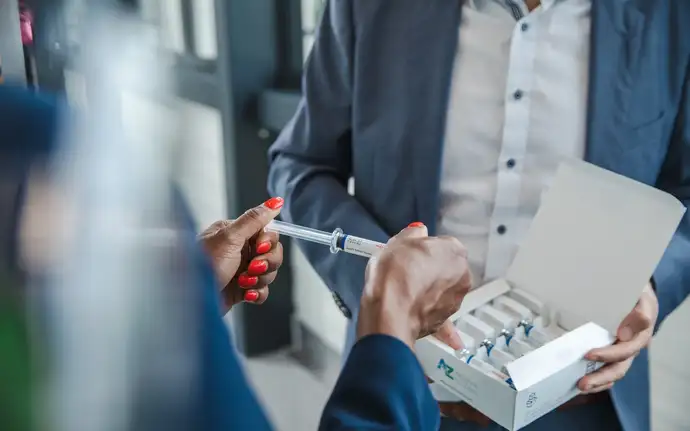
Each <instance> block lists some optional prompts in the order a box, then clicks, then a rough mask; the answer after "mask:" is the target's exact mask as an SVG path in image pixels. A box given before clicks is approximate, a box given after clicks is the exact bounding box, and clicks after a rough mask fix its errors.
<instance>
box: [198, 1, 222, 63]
mask: <svg viewBox="0 0 690 431" xmlns="http://www.w3.org/2000/svg"><path fill="white" fill-rule="evenodd" d="M192 8H193V11H194V12H193V14H192V16H193V17H194V44H195V45H196V46H195V47H194V50H195V51H196V55H197V56H198V57H199V58H202V59H204V60H215V59H216V58H218V39H217V37H216V8H215V4H214V2H213V0H194V1H193V2H192Z"/></svg>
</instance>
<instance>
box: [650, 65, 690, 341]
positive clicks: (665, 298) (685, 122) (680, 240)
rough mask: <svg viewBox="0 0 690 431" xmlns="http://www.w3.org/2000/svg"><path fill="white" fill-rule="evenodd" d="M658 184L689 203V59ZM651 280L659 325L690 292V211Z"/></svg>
mask: <svg viewBox="0 0 690 431" xmlns="http://www.w3.org/2000/svg"><path fill="white" fill-rule="evenodd" d="M658 187H659V188H660V189H662V190H665V191H667V192H669V193H671V194H672V195H674V196H675V197H676V198H678V199H679V200H680V201H682V202H683V204H684V205H685V207H686V208H687V207H688V205H689V204H690V59H689V60H688V63H687V66H686V73H685V84H684V88H683V98H682V103H681V107H680V110H679V112H678V117H677V119H676V127H675V130H674V133H673V137H672V140H671V144H670V147H669V149H668V153H667V155H666V160H665V162H664V165H663V167H662V170H661V174H660V176H659V182H658ZM652 284H653V286H654V288H655V290H656V294H657V297H658V298H659V318H658V319H657V329H658V328H659V325H660V324H661V322H662V321H663V320H664V319H665V318H666V317H667V316H668V315H669V314H671V312H673V310H675V309H676V307H678V306H679V305H680V304H681V303H682V302H683V301H684V300H685V298H687V297H688V294H690V213H687V212H686V213H685V216H684V217H683V219H682V221H681V223H680V226H679V227H678V230H677V231H676V234H675V235H674V237H673V239H672V240H671V243H670V244H669V246H668V248H667V249H666V252H665V253H664V257H663V258H662V259H661V262H660V263H659V265H658V266H657V269H656V271H655V272H654V276H653V277H652Z"/></svg>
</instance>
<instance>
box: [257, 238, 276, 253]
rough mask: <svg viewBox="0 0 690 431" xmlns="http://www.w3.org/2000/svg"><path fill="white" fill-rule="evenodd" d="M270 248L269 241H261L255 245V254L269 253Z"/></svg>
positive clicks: (271, 245)
mask: <svg viewBox="0 0 690 431" xmlns="http://www.w3.org/2000/svg"><path fill="white" fill-rule="evenodd" d="M272 247H273V244H271V241H263V242H261V243H259V244H257V245H256V254H266V253H268V252H269V251H271V248H272Z"/></svg>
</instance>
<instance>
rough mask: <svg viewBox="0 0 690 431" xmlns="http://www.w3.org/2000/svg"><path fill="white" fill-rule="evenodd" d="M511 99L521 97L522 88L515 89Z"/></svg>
mask: <svg viewBox="0 0 690 431" xmlns="http://www.w3.org/2000/svg"><path fill="white" fill-rule="evenodd" d="M513 99H515V100H520V99H522V90H515V93H513Z"/></svg>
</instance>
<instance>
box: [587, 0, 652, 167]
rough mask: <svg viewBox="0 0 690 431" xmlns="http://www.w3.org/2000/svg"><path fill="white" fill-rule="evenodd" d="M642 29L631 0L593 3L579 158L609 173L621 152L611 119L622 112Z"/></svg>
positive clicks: (633, 75) (640, 16)
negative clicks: (583, 146) (582, 152)
mask: <svg viewBox="0 0 690 431" xmlns="http://www.w3.org/2000/svg"><path fill="white" fill-rule="evenodd" d="M644 24H645V15H644V13H643V12H642V11H641V10H639V9H637V8H636V6H635V5H634V1H633V0H593V3H592V32H591V42H590V44H591V45H590V63H589V94H588V111H587V112H588V113H587V142H586V152H585V158H586V159H587V160H588V161H589V162H591V163H594V164H596V165H599V166H602V167H604V168H608V169H611V170H616V169H615V166H613V165H612V164H614V163H615V160H617V159H618V158H617V157H613V156H615V155H616V154H617V151H619V150H620V148H621V147H620V146H619V145H615V142H614V141H615V139H616V136H617V133H616V124H617V121H616V120H617V119H620V118H622V117H623V116H624V115H625V113H626V112H627V111H628V104H629V102H630V96H631V93H632V89H633V87H634V84H635V79H636V76H637V71H638V69H639V63H640V54H639V53H640V46H641V41H642V30H643V28H644Z"/></svg>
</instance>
